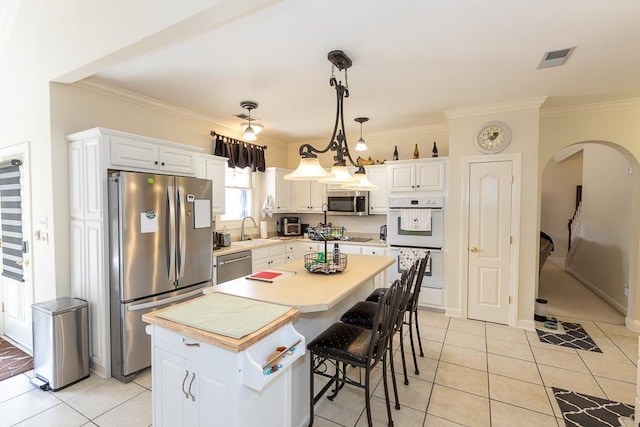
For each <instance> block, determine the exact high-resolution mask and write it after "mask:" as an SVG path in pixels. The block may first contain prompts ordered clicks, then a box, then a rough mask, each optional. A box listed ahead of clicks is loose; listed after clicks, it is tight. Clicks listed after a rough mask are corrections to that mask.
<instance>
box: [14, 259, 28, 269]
mask: <svg viewBox="0 0 640 427" xmlns="http://www.w3.org/2000/svg"><path fill="white" fill-rule="evenodd" d="M16 264H18V265H21V266H23V267H29V260H28V259H26V260H23V261H16Z"/></svg>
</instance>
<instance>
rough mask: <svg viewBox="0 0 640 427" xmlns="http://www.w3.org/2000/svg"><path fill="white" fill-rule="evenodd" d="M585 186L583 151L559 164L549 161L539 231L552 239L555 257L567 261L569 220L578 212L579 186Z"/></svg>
mask: <svg viewBox="0 0 640 427" xmlns="http://www.w3.org/2000/svg"><path fill="white" fill-rule="evenodd" d="M580 184H582V151H581V150H580V151H578V152H577V153H575V154H574V155H572V156H571V157H569V158H566V159H564V160H562V161H561V162H559V163H556V162H555V161H554V160H553V159H552V160H549V162H548V164H547V166H546V167H545V168H544V171H543V172H542V198H541V203H540V230H542V231H544V232H545V233H547V234H548V235H549V236H551V239H552V240H553V246H554V250H553V252H551V255H550V256H551V257H552V258H559V259H561V260H562V262H564V259H565V258H566V256H567V251H568V249H567V248H568V247H569V245H568V240H569V231H568V228H567V223H568V221H569V220H570V219H571V218H572V217H573V214H574V212H575V209H576V186H578V185H580Z"/></svg>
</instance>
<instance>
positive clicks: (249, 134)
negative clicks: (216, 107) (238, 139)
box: [240, 101, 262, 141]
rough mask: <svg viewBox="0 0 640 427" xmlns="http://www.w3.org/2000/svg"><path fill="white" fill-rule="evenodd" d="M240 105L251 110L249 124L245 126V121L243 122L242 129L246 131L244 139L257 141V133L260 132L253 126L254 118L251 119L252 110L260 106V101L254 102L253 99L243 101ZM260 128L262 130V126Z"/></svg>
mask: <svg viewBox="0 0 640 427" xmlns="http://www.w3.org/2000/svg"><path fill="white" fill-rule="evenodd" d="M240 106H241V107H242V108H244V109H246V110H248V111H249V118H248V119H247V122H246V123H247V126H246V127H245V126H244V123H243V124H242V125H243V126H242V129H243V131H244V133H243V134H242V139H244V140H246V141H255V140H256V139H257V138H256V135H257V134H258V133H259V132H260V131H257V132H256V130H255V129H254V128H253V123H251V121H252V119H251V110H255V109H256V108H258V103H257V102H253V101H242V102H241V103H240ZM260 130H262V127H260Z"/></svg>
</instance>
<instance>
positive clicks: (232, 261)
mask: <svg viewBox="0 0 640 427" xmlns="http://www.w3.org/2000/svg"><path fill="white" fill-rule="evenodd" d="M246 260H251V255H247V256H243V257H241V258H235V259H230V260H228V261H227V260H220V261H218V265H227V264H233V263H234V262H239V261H246Z"/></svg>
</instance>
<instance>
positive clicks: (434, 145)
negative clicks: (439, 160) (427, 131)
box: [431, 141, 438, 157]
mask: <svg viewBox="0 0 640 427" xmlns="http://www.w3.org/2000/svg"><path fill="white" fill-rule="evenodd" d="M431 157H438V147H437V146H436V142H435V141H433V150H431Z"/></svg>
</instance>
